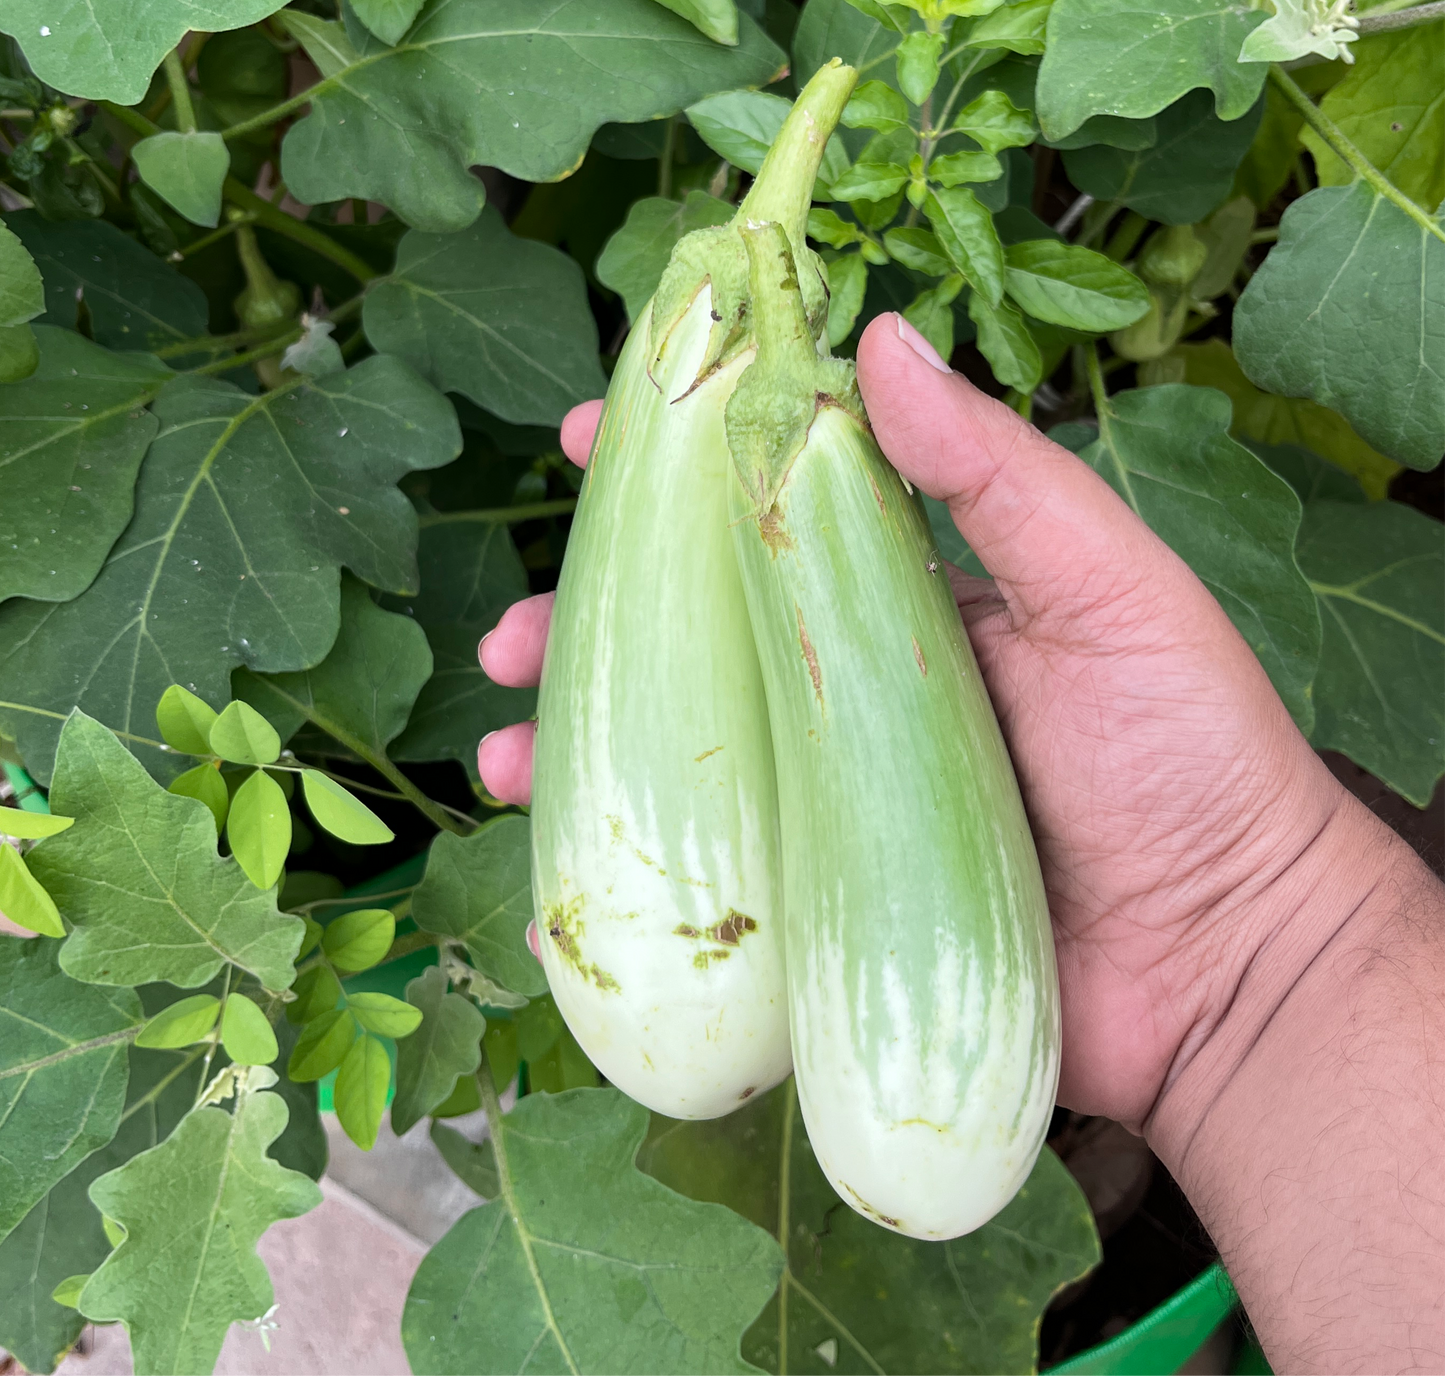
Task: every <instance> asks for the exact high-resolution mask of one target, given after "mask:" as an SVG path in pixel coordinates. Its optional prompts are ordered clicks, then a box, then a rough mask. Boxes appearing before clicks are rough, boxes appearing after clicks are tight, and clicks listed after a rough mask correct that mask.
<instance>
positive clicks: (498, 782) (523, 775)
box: [477, 721, 537, 803]
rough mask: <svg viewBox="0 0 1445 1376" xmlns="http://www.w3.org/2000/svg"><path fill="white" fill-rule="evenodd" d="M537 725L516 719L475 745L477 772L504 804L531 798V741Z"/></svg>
mask: <svg viewBox="0 0 1445 1376" xmlns="http://www.w3.org/2000/svg"><path fill="white" fill-rule="evenodd" d="M536 735H537V724H536V722H531V721H519V722H517V723H516V725H515V726H504V727H502V729H501V730H500V731H493V732H492V733H491V734H490V735H487V736H483V737H482V743H481V744H480V745H479V746H478V747H477V773H478V774H480V775H481V776H482V784H483V786H484V787H485V788H486V790H487V792H488V793H490V794H491V795H492V797H494V798H500V799H501V801H502V802H504V803H529V802H531V801H532V744H533V741H534V739H535V738H536Z"/></svg>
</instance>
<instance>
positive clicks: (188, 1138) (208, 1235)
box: [80, 1068, 321, 1373]
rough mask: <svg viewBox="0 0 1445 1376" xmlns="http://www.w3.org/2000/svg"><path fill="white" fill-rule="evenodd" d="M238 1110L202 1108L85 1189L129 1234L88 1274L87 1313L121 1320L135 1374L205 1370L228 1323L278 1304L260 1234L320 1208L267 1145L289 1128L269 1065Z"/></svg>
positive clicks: (241, 1097) (254, 1074)
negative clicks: (269, 1088) (271, 1088)
mask: <svg viewBox="0 0 1445 1376" xmlns="http://www.w3.org/2000/svg"><path fill="white" fill-rule="evenodd" d="M240 1074H241V1075H242V1076H245V1077H246V1079H247V1081H248V1083H247V1085H246V1086H245V1087H244V1088H242V1089H240V1091H239V1092H238V1093H237V1095H236V1100H237V1102H236V1107H235V1111H234V1112H231V1113H227V1112H226V1111H225V1110H224V1109H221V1108H209V1107H208V1108H198V1109H196V1110H194V1111H193V1112H191V1113H190V1114H188V1115H187V1116H186V1117H185V1118H184V1119H183V1120H182V1121H181V1123H180V1125H179V1126H178V1127H177V1128H176V1130H175V1131H174V1132H173V1133H171V1135H170V1136H169V1137H168V1138H167V1139H166V1140H165V1141H164V1142H163V1143H161V1145H160V1146H158V1147H153V1148H152V1149H151V1150H150V1151H146V1152H142V1153H141V1154H140V1155H139V1156H136V1157H133V1158H132V1159H131V1160H130V1161H128V1162H126V1164H125V1165H124V1166H121V1167H120V1168H119V1169H118V1170H114V1171H110V1172H108V1173H107V1174H105V1175H103V1176H101V1177H100V1178H99V1179H98V1180H96V1181H95V1182H94V1183H93V1184H92V1185H91V1187H90V1197H91V1200H92V1202H93V1203H94V1204H95V1206H96V1208H98V1209H99V1210H100V1211H101V1212H102V1213H103V1214H105V1216H106V1217H107V1218H112V1219H114V1220H115V1221H116V1222H117V1223H119V1224H120V1225H121V1226H122V1227H123V1228H124V1229H125V1230H126V1231H125V1237H124V1238H123V1239H122V1241H121V1243H120V1245H119V1246H118V1247H117V1248H116V1249H115V1251H113V1252H112V1253H111V1254H110V1255H109V1256H108V1257H107V1258H106V1259H105V1261H104V1262H103V1263H102V1264H101V1265H100V1267H99V1268H98V1269H97V1270H96V1271H95V1272H93V1273H92V1275H91V1277H90V1279H89V1280H88V1281H87V1282H86V1285H85V1289H84V1290H83V1291H81V1295H80V1311H81V1313H82V1314H84V1315H85V1316H86V1317H87V1318H89V1319H92V1320H96V1321H100V1322H114V1321H119V1322H121V1323H124V1324H125V1326H126V1329H127V1331H128V1332H129V1334H130V1341H131V1351H132V1352H133V1354H134V1358H135V1367H136V1370H137V1371H146V1372H176V1373H179V1372H194V1371H210V1370H211V1368H212V1367H213V1366H214V1365H215V1361H216V1358H217V1356H218V1355H219V1353H220V1350H221V1344H222V1342H223V1341H224V1340H225V1337H226V1331H227V1329H228V1328H229V1327H230V1326H231V1324H232V1323H233V1322H237V1321H244V1320H249V1319H256V1318H259V1317H260V1316H261V1315H263V1314H265V1313H266V1311H267V1310H268V1309H269V1308H270V1307H271V1304H272V1301H273V1300H274V1298H275V1295H274V1292H273V1291H272V1289H271V1278H270V1277H269V1276H268V1275H267V1274H266V1267H265V1265H264V1263H263V1262H262V1261H261V1259H260V1257H258V1256H257V1255H256V1243H257V1241H259V1239H260V1237H261V1234H262V1233H264V1232H265V1231H266V1229H267V1228H269V1227H270V1226H271V1225H272V1224H273V1223H276V1222H279V1221H280V1220H281V1219H283V1218H298V1217H300V1216H301V1215H302V1214H304V1213H306V1212H308V1211H309V1210H311V1209H313V1208H315V1207H316V1205H317V1204H319V1203H320V1202H321V1191H320V1190H319V1189H318V1188H317V1186H316V1184H315V1183H314V1182H313V1181H311V1180H309V1179H308V1178H307V1177H306V1176H304V1175H302V1174H301V1173H300V1172H298V1171H292V1170H287V1169H286V1168H285V1167H284V1166H281V1165H278V1164H277V1163H276V1162H275V1161H274V1160H272V1159H271V1158H270V1157H269V1156H268V1155H267V1154H266V1149H267V1148H268V1147H269V1146H270V1145H271V1144H272V1143H273V1142H274V1141H275V1140H276V1139H277V1138H278V1137H279V1136H280V1135H281V1133H282V1132H283V1131H284V1129H285V1127H286V1121H287V1117H288V1114H287V1109H286V1104H285V1102H284V1100H282V1099H281V1097H280V1096H279V1095H276V1094H271V1093H267V1092H265V1091H264V1090H263V1089H261V1088H259V1086H263V1085H267V1084H274V1083H275V1078H276V1077H275V1074H274V1072H272V1071H269V1070H266V1069H265V1068H258V1069H252V1070H250V1071H249V1072H246V1071H241V1072H240Z"/></svg>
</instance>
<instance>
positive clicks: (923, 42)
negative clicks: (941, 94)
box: [894, 29, 948, 105]
mask: <svg viewBox="0 0 1445 1376" xmlns="http://www.w3.org/2000/svg"><path fill="white" fill-rule="evenodd" d="M947 42H948V39H947V37H946V36H945V35H944V34H942V33H928V32H926V31H924V30H921V29H916V30H914V31H913V32H912V33H909V34H905V35H904V37H903V41H902V42H901V43H900V44H899V45H898V52H897V53H896V54H895V55H894V61H895V62H896V63H897V72H898V89H899V90H900V91H902V92H903V94H904V95H905V96H906V97H907V98H908V99H909V100H910V101H912V102H913V104H915V105H922V104H923V102H924V101H925V100H927V99H928V97H929V95H930V94H932V91H933V88H934V86H935V85H936V84H937V82H938V59H939V58H940V57H942V56H943V49H944V46H945V44H946V43H947Z"/></svg>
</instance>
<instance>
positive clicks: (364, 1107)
mask: <svg viewBox="0 0 1445 1376" xmlns="http://www.w3.org/2000/svg"><path fill="white" fill-rule="evenodd" d="M390 1084H391V1058H390V1057H389V1056H388V1055H387V1054H386V1047H385V1046H384V1045H383V1044H382V1043H381V1042H379V1041H377V1039H376V1038H375V1037H368V1036H367V1035H366V1034H365V1033H363V1034H362V1035H361V1036H359V1037H358V1038H357V1039H356V1040H355V1041H354V1042H352V1044H351V1049H350V1050H349V1051H348V1052H347V1053H346V1056H345V1057H344V1058H343V1060H342V1062H341V1069H340V1070H338V1071H337V1072H336V1084H335V1086H334V1088H333V1089H332V1091H331V1102H332V1103H333V1104H334V1105H335V1106H336V1120H337V1122H339V1123H340V1124H341V1126H342V1128H343V1129H345V1132H346V1135H347V1136H348V1137H349V1138H351V1140H352V1141H353V1142H355V1143H356V1145H357V1146H358V1147H360V1148H361V1149H362V1151H370V1150H371V1149H372V1147H374V1146H375V1145H376V1134H377V1130H378V1129H379V1128H380V1127H381V1115H382V1114H383V1113H385V1112H386V1091H387V1088H388V1087H389V1086H390Z"/></svg>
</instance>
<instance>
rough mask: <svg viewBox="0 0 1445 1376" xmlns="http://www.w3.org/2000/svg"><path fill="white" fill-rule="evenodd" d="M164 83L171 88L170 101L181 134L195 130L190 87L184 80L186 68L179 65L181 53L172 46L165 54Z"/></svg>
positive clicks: (194, 115) (194, 109)
mask: <svg viewBox="0 0 1445 1376" xmlns="http://www.w3.org/2000/svg"><path fill="white" fill-rule="evenodd" d="M165 68H166V85H168V86H169V87H170V88H171V103H172V104H173V105H174V106H175V107H176V125H177V127H178V128H179V129H180V131H181V133H183V134H194V133H195V132H196V107H195V106H194V105H192V104H191V88H190V86H189V84H188V83H187V81H186V69H185V67H183V66H182V65H181V55H180V53H179V52H178V51H177V50H176V49H175V48H172V49H171V50H170V52H168V53H167V54H166V59H165Z"/></svg>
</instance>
